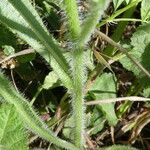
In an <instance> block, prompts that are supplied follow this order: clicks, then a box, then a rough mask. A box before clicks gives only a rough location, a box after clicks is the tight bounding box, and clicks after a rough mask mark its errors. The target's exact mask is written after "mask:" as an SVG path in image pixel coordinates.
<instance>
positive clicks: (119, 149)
mask: <svg viewBox="0 0 150 150" xmlns="http://www.w3.org/2000/svg"><path fill="white" fill-rule="evenodd" d="M101 150H137V149H136V148H132V147H129V146H123V145H113V146H109V147H106V148H101Z"/></svg>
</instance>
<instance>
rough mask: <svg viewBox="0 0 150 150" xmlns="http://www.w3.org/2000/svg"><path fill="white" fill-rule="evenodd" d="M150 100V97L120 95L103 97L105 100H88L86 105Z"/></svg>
mask: <svg viewBox="0 0 150 150" xmlns="http://www.w3.org/2000/svg"><path fill="white" fill-rule="evenodd" d="M125 100H129V101H150V98H144V97H138V96H130V97H119V98H111V99H103V100H94V101H89V102H86V105H97V104H105V103H113V102H119V101H125Z"/></svg>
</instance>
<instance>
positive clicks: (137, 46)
mask: <svg viewBox="0 0 150 150" xmlns="http://www.w3.org/2000/svg"><path fill="white" fill-rule="evenodd" d="M149 35H150V24H146V25H142V26H140V27H139V28H138V29H137V31H136V32H135V33H134V34H133V36H132V38H131V45H132V46H133V49H132V50H131V51H130V52H129V53H130V55H131V56H132V57H133V58H134V59H135V60H137V61H138V62H140V63H141V64H142V66H143V67H144V68H146V69H147V70H148V71H150V64H149V56H150V51H149V48H150V36H149ZM120 62H121V63H122V64H123V66H124V67H125V68H127V69H128V70H131V71H132V72H133V73H134V74H135V75H136V77H137V78H138V79H139V80H140V82H141V83H142V84H143V85H146V86H149V85H150V79H149V78H148V77H147V76H145V75H144V74H143V73H142V72H141V71H140V69H139V68H138V67H137V66H135V65H134V64H133V63H131V61H130V60H129V59H128V58H127V57H124V58H123V59H121V60H120Z"/></svg>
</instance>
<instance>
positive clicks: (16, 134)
mask: <svg viewBox="0 0 150 150" xmlns="http://www.w3.org/2000/svg"><path fill="white" fill-rule="evenodd" d="M0 145H3V146H4V147H5V148H6V149H8V150H19V149H20V150H27V149H28V146H27V135H26V132H25V130H24V129H23V123H22V122H21V120H20V118H19V116H18V114H17V113H16V111H15V107H14V106H13V105H6V104H3V105H1V106H0ZM5 148H4V149H5Z"/></svg>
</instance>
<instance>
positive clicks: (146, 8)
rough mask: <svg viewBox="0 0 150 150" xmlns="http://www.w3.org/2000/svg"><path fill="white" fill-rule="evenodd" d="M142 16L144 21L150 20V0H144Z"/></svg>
mask: <svg viewBox="0 0 150 150" xmlns="http://www.w3.org/2000/svg"><path fill="white" fill-rule="evenodd" d="M141 18H142V20H143V21H150V1H149V0H142V4H141Z"/></svg>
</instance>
